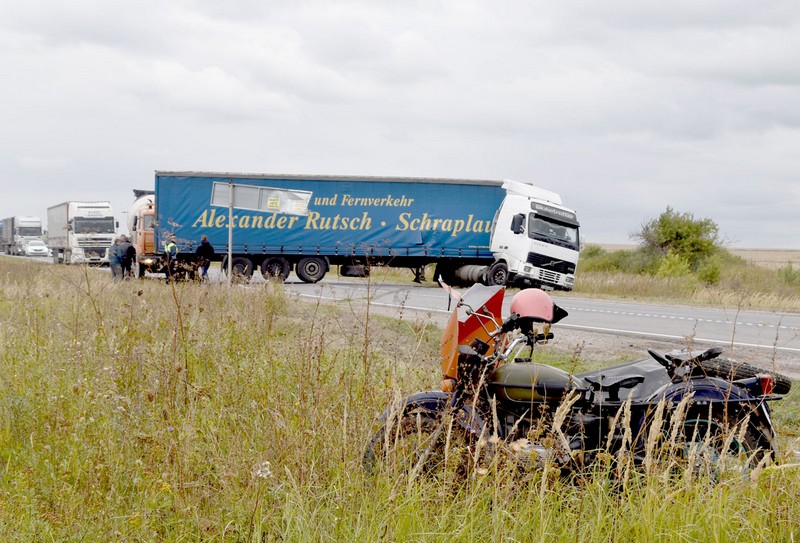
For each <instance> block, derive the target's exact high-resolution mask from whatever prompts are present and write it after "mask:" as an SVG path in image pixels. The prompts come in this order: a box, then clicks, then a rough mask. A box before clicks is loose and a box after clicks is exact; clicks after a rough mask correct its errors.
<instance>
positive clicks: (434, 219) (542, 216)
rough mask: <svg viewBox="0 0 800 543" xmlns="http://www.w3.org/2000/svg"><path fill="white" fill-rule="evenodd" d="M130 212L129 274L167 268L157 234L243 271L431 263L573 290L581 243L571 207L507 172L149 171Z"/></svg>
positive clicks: (501, 281)
mask: <svg viewBox="0 0 800 543" xmlns="http://www.w3.org/2000/svg"><path fill="white" fill-rule="evenodd" d="M129 221H131V223H130V224H131V236H132V237H133V239H137V240H139V241H140V242H141V243H140V248H137V263H138V270H139V275H143V274H144V273H145V272H148V271H150V272H158V271H162V272H163V271H165V268H164V257H163V246H164V243H165V241H166V240H167V239H170V238H174V240H175V242H176V243H177V245H178V248H179V253H178V259H179V260H180V261H185V262H191V260H192V259H193V258H194V252H195V250H196V247H197V244H198V243H199V242H200V239H201V236H203V235H205V236H207V237H208V240H209V241H210V242H211V244H212V245H213V246H214V248H215V250H216V253H217V255H218V256H219V257H220V258H221V259H222V260H223V269H227V268H228V267H230V269H231V271H232V272H233V274H235V275H236V276H238V277H240V278H244V279H248V278H250V277H251V276H252V274H253V273H254V271H255V270H259V271H260V272H261V273H262V275H263V276H264V277H265V278H271V277H276V278H278V279H280V280H286V278H287V277H288V276H289V274H290V273H291V272H292V271H294V272H295V274H296V275H297V277H298V278H300V280H302V281H304V282H309V283H314V282H317V281H319V280H321V279H322V278H323V277H324V276H325V275H326V274H327V272H328V271H329V270H330V269H331V267H332V266H336V265H338V266H340V267H342V268H340V269H343V268H344V267H348V268H357V267H359V266H371V265H376V264H377V265H385V266H392V267H404V268H418V267H421V266H426V265H428V264H435V271H434V276H435V278H441V279H442V280H443V281H445V282H448V283H450V284H456V283H462V284H473V283H477V282H482V283H485V284H490V285H505V284H521V285H523V286H537V287H540V288H545V289H559V290H571V289H572V287H573V285H574V281H575V270H576V267H577V263H578V253H579V250H580V236H579V222H578V219H577V214H576V212H575V211H574V210H571V209H569V208H567V207H565V206H564V205H563V204H562V201H561V197H560V196H559V195H558V194H557V193H555V192H552V191H549V190H545V189H542V188H539V187H536V186H533V185H531V184H528V183H522V182H518V181H512V180H490V179H443V178H411V177H368V176H333V175H298V174H236V173H213V172H175V171H156V172H155V190H154V191H153V193H152V194H146V195H141V196H140V198H138V199H137V200H136V202H135V203H134V206H133V207H132V208H131V210H130V212H129ZM228 254H230V255H231V256H230V258H231V261H230V265H229V266H228V263H227V258H228V256H227V255H228Z"/></svg>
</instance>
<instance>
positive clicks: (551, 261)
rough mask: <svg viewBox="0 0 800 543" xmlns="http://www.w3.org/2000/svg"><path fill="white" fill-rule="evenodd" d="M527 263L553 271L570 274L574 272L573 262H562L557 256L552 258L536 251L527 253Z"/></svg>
mask: <svg viewBox="0 0 800 543" xmlns="http://www.w3.org/2000/svg"><path fill="white" fill-rule="evenodd" d="M527 262H528V264H532V265H533V266H535V267H537V268H541V269H543V270H547V271H550V272H555V273H564V274H572V273H575V264H573V263H572V262H564V261H563V260H559V259H557V258H552V257H549V256H545V255H540V254H538V253H528V260H527Z"/></svg>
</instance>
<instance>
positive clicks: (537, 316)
mask: <svg viewBox="0 0 800 543" xmlns="http://www.w3.org/2000/svg"><path fill="white" fill-rule="evenodd" d="M554 305H555V304H554V303H553V299H552V298H550V296H549V295H548V294H547V293H546V292H545V291H543V290H539V289H538V288H528V289H525V290H520V291H519V292H517V293H516V294H515V295H514V298H513V299H512V300H511V313H516V314H517V315H519V317H520V318H523V319H525V318H528V319H533V320H536V321H544V322H552V320H553V306H554Z"/></svg>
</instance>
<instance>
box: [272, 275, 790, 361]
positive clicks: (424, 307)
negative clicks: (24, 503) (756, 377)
mask: <svg viewBox="0 0 800 543" xmlns="http://www.w3.org/2000/svg"><path fill="white" fill-rule="evenodd" d="M286 290H287V292H290V293H294V294H296V295H297V296H299V297H301V298H304V299H313V300H316V299H321V300H325V301H336V300H338V301H339V302H346V303H366V302H367V301H368V300H369V302H370V303H371V304H373V306H375V307H379V308H383V309H384V312H388V313H389V314H392V313H395V314H397V315H398V316H400V315H403V314H406V315H407V314H408V313H409V312H418V313H419V312H421V313H424V314H429V315H430V316H431V317H433V318H436V319H441V321H444V320H445V319H446V318H447V315H448V314H449V310H448V296H447V294H446V293H445V291H443V290H442V289H439V288H432V287H424V286H419V285H414V284H409V285H397V284H376V283H369V282H367V281H366V280H347V279H336V278H326V279H325V280H323V281H322V282H321V283H317V284H313V285H312V284H306V283H302V282H299V281H296V280H294V281H293V280H291V279H290V280H289V281H288V282H287V283H286ZM553 299H554V300H555V301H556V303H557V304H558V305H560V306H561V307H563V308H564V309H566V310H567V311H568V312H569V316H568V317H567V318H566V319H564V320H563V321H561V322H560V323H559V324H558V326H559V327H561V328H571V329H576V330H587V331H592V332H600V333H609V334H626V335H635V336H643V337H651V338H658V339H673V340H683V339H686V338H692V339H693V341H694V342H696V343H706V344H720V345H736V346H740V347H753V348H762V349H770V350H776V351H779V352H784V353H787V354H788V353H800V314H797V313H779V312H770V311H751V310H735V309H725V308H708V307H689V306H678V305H661V304H651V303H637V302H610V301H605V300H595V299H588V298H575V297H572V296H563V295H562V296H559V295H558V293H553ZM509 304H510V297H509V298H508V299H507V300H506V305H505V310H504V315H507V314H508V305H509Z"/></svg>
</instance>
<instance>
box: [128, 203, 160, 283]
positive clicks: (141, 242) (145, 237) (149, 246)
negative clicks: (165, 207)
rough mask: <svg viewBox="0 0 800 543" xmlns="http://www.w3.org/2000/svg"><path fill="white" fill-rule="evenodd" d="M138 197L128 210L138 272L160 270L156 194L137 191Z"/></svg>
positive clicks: (138, 274) (129, 228)
mask: <svg viewBox="0 0 800 543" xmlns="http://www.w3.org/2000/svg"><path fill="white" fill-rule="evenodd" d="M137 193H138V198H137V199H136V201H135V202H134V203H133V205H131V208H130V210H129V211H128V231H129V232H130V236H129V237H130V242H131V244H132V245H133V247H134V248H135V249H136V265H137V266H136V270H135V271H136V274H137V276H138V277H142V276H144V273H145V272H146V271H158V269H159V268H160V267H161V263H160V259H159V256H158V251H157V250H156V246H155V213H156V212H155V196H153V194H152V192H147V191H141V192H139V191H136V192H135V194H137Z"/></svg>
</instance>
